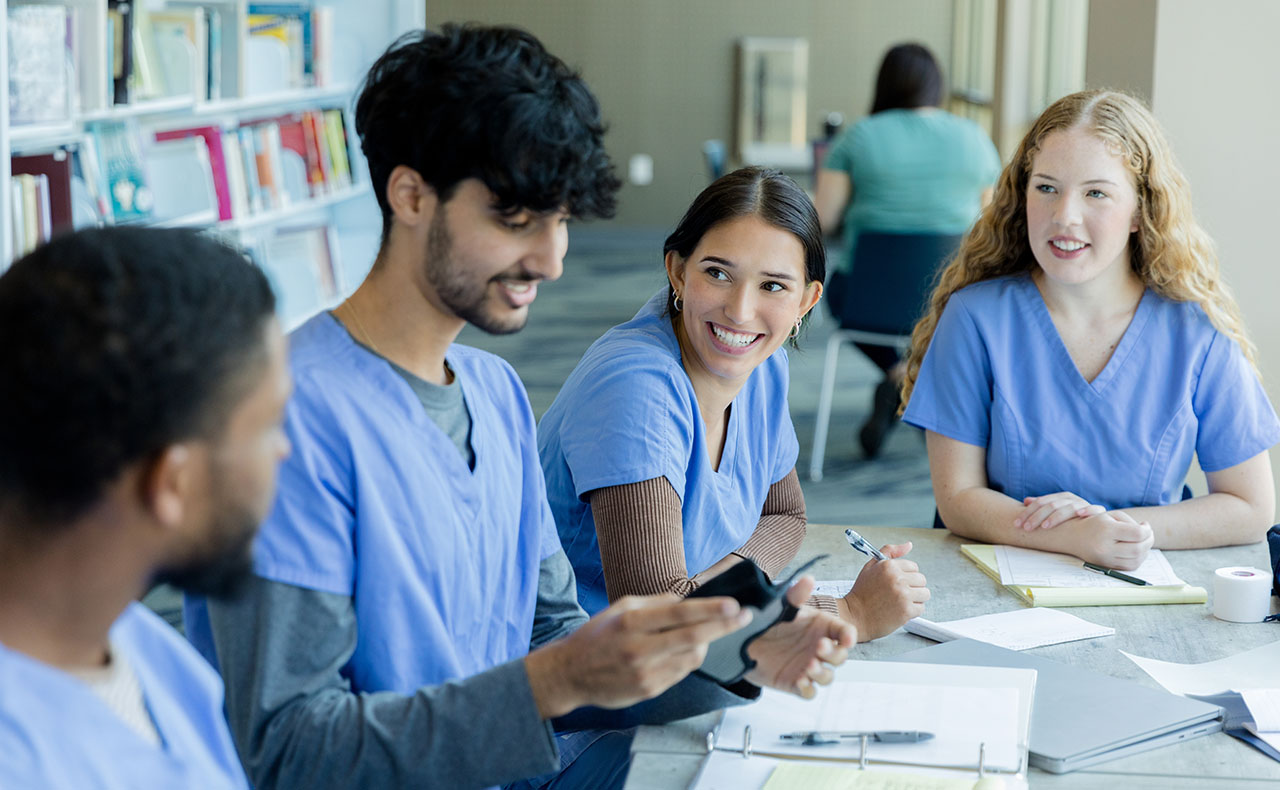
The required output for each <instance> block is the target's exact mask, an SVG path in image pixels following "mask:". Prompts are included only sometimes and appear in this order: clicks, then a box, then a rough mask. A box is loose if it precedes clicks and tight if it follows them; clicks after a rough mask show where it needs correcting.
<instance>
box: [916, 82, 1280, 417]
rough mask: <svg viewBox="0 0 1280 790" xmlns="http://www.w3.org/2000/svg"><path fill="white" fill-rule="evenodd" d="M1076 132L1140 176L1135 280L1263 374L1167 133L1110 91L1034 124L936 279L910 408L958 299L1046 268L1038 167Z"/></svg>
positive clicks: (922, 327) (1059, 104)
mask: <svg viewBox="0 0 1280 790" xmlns="http://www.w3.org/2000/svg"><path fill="white" fill-rule="evenodd" d="M1073 127H1083V128H1084V129H1087V130H1088V131H1089V132H1091V133H1093V134H1096V135H1097V136H1098V137H1099V138H1101V139H1102V140H1103V141H1104V142H1106V143H1107V144H1108V145H1109V146H1110V147H1111V148H1112V149H1113V150H1114V151H1116V152H1117V153H1118V154H1119V155H1120V158H1121V159H1122V160H1123V162H1124V165H1125V168H1126V169H1127V170H1128V171H1129V172H1130V173H1131V174H1132V175H1133V180H1134V185H1135V187H1136V191H1137V195H1138V230H1137V232H1136V233H1135V234H1134V235H1133V238H1132V240H1131V241H1130V243H1129V263H1130V265H1131V266H1132V267H1133V271H1134V273H1135V274H1136V275H1137V276H1138V278H1139V279H1140V280H1141V281H1142V282H1143V283H1144V284H1145V285H1146V286H1147V287H1148V288H1150V289H1151V290H1153V291H1155V292H1156V293H1157V294H1159V295H1161V296H1163V297H1165V298H1166V299H1171V300H1173V301H1176V302H1195V303H1196V304H1198V305H1200V307H1202V308H1203V309H1204V311H1205V313H1206V314H1207V315H1208V317H1209V321H1210V322H1211V323H1212V324H1213V326H1214V327H1215V328H1216V329H1218V331H1220V332H1222V333H1223V334H1224V335H1226V336H1227V337H1230V338H1231V339H1232V340H1234V341H1236V343H1238V344H1239V345H1240V348H1241V350H1242V351H1243V352H1244V355H1245V357H1246V358H1247V359H1248V360H1249V363H1250V364H1251V365H1253V368H1254V371H1255V373H1256V372H1257V370H1258V365H1257V358H1256V354H1255V351H1254V347H1253V343H1251V342H1250V341H1249V338H1248V336H1247V335H1246V334H1245V331H1244V323H1243V322H1242V321H1241V318H1240V310H1239V308H1238V307H1237V306H1236V303H1235V299H1234V298H1233V297H1232V296H1231V292H1230V290H1228V288H1227V286H1226V284H1225V283H1223V281H1222V277H1221V276H1220V274H1219V266H1218V256H1217V253H1216V252H1215V250H1214V247H1213V241H1212V240H1211V239H1210V238H1209V235H1208V234H1207V233H1205V232H1204V230H1203V229H1202V228H1201V227H1200V226H1199V225H1198V224H1197V223H1196V220H1195V217H1194V216H1193V215H1192V212H1191V188H1190V186H1189V185H1188V183H1187V179H1186V177H1185V176H1183V174H1182V171H1181V170H1179V169H1178V165H1177V163H1176V162H1175V161H1174V158H1173V152H1172V151H1171V150H1170V148H1169V143H1168V141H1167V140H1165V136H1164V132H1163V131H1162V130H1161V129H1160V125H1159V124H1158V123H1156V120H1155V118H1154V117H1153V116H1152V115H1151V111H1150V110H1148V109H1147V108H1146V106H1145V105H1143V104H1142V102H1140V101H1139V100H1137V99H1135V98H1134V97H1132V96H1129V95H1127V94H1125V93H1120V92H1117V91H1109V90H1095V91H1083V92H1080V93H1073V94H1071V95H1070V96H1065V97H1063V98H1061V99H1059V100H1057V101H1056V102H1054V103H1053V104H1052V105H1050V106H1049V108H1048V109H1046V110H1045V111H1044V112H1043V113H1041V115H1040V117H1039V118H1038V119H1036V122H1035V124H1034V125H1033V126H1032V127H1031V130H1030V131H1029V132H1027V136H1026V137H1025V138H1023V140H1022V144H1021V145H1019V146H1018V151H1017V153H1016V154H1015V155H1014V157H1013V160H1012V161H1011V162H1010V163H1009V164H1008V166H1006V167H1005V169H1004V172H1002V173H1001V174H1000V178H999V179H998V180H997V181H996V186H995V194H994V196H993V198H992V201H991V203H990V204H989V205H988V206H987V207H986V208H984V209H983V211H982V214H981V215H980V216H979V217H978V220H977V222H975V223H974V226H973V229H972V230H970V231H969V233H968V235H967V236H966V237H965V239H964V242H963V243H962V244H961V246H960V250H959V251H958V252H957V253H956V257H955V258H953V259H952V260H951V261H950V262H949V263H948V264H947V266H946V267H945V268H944V269H943V270H942V272H941V273H940V274H939V275H938V278H937V284H936V285H935V287H934V290H933V295H932V296H931V297H930V298H929V304H928V308H927V310H926V311H925V314H924V316H923V317H921V319H920V320H919V322H917V323H916V326H915V329H914V331H913V332H912V333H911V351H910V353H909V355H908V358H907V371H906V377H905V379H904V380H903V383H902V403H903V406H904V408H905V405H906V403H907V402H908V401H909V400H910V399H911V392H912V390H913V389H914V388H915V383H916V378H917V377H918V376H919V374H920V363H921V362H922V361H923V360H924V354H925V351H927V350H928V348H929V343H930V341H932V340H933V333H934V330H935V329H936V328H937V326H938V320H939V319H940V318H941V317H942V311H943V309H944V308H945V307H946V306H947V301H948V300H950V299H951V295H952V294H954V293H955V292H956V291H958V290H960V289H961V288H964V287H965V286H966V285H971V284H973V283H976V282H981V281H983V280H990V279H993V278H995V277H1001V276H1004V275H1009V274H1017V273H1020V272H1026V271H1032V270H1034V269H1035V268H1036V266H1037V265H1038V264H1037V263H1036V259H1035V256H1034V255H1033V254H1032V252H1031V246H1030V243H1029V241H1028V239H1027V182H1028V180H1029V177H1030V174H1031V165H1032V162H1033V160H1034V159H1035V156H1036V154H1037V153H1038V152H1039V151H1040V147H1041V145H1042V144H1043V142H1044V139H1045V137H1047V136H1048V135H1049V134H1051V133H1053V132H1056V131H1060V130H1063V129H1070V128H1073Z"/></svg>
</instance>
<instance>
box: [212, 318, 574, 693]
mask: <svg viewBox="0 0 1280 790" xmlns="http://www.w3.org/2000/svg"><path fill="white" fill-rule="evenodd" d="M289 357H290V365H291V368H292V372H293V377H294V394H293V397H292V399H291V400H290V402H289V405H288V407H287V409H286V414H285V429H286V432H287V434H288V437H289V440H290V442H292V444H293V452H292V454H291V455H290V456H289V457H288V458H287V459H286V460H285V461H284V463H283V464H282V465H281V468H280V482H279V490H278V493H277V497H276V502H275V506H274V508H273V510H272V512H271V515H270V516H269V517H268V518H267V521H266V522H265V523H264V524H263V526H262V530H261V532H260V533H259V536H258V540H257V543H256V544H255V570H256V572H257V573H258V575H260V576H262V577H264V578H267V579H270V580H273V581H277V582H283V583H285V584H292V585H296V586H299V587H306V588H309V589H314V590H320V591H322V592H328V593H335V594H338V595H346V596H350V597H351V598H352V600H353V603H354V606H355V612H356V620H357V631H358V633H357V639H358V642H357V645H356V650H355V653H354V654H353V655H352V657H351V660H350V661H349V662H348V663H347V665H346V666H345V667H344V668H343V670H342V672H343V675H344V676H346V677H347V678H348V679H349V680H350V681H351V683H352V688H353V690H354V691H357V692H361V691H396V692H399V693H402V694H409V693H412V692H413V691H415V690H416V689H418V688H420V687H422V686H433V685H438V684H440V683H444V682H446V681H449V680H453V679H455V678H462V677H468V676H470V675H474V674H476V673H478V672H482V671H484V670H485V669H488V668H490V667H493V666H496V665H498V664H502V663H506V662H508V661H511V660H513V659H516V658H519V657H521V656H523V655H525V654H526V653H527V652H528V650H529V641H530V637H531V635H532V629H533V612H534V605H535V603H536V601H537V586H538V568H539V564H540V563H541V561H542V560H543V559H544V558H546V557H548V556H550V555H551V554H553V553H554V552H556V551H558V550H559V548H560V546H559V540H558V538H557V536H556V533H555V527H554V524H553V522H552V520H551V513H550V511H549V510H548V509H547V502H546V492H545V488H544V486H543V482H542V469H541V467H540V466H539V465H538V457H537V444H536V435H535V426H534V420H533V413H532V411H531V409H530V407H529V401H528V398H527V396H526V395H525V391H524V387H523V386H522V385H521V383H520V380H519V378H517V376H516V374H515V371H513V370H512V369H511V367H510V366H509V365H507V363H505V362H503V361H502V360H501V359H499V358H498V357H495V356H493V355H492V354H488V353H486V352H483V351H478V350H476V349H473V348H468V347H466V346H460V345H456V344H455V345H453V346H451V347H450V349H449V352H448V354H447V359H448V362H449V365H450V366H451V367H452V368H453V369H454V370H455V371H457V372H458V374H459V378H461V380H462V381H463V382H464V390H463V397H464V400H465V402H466V406H467V409H468V411H469V412H470V414H471V419H472V428H471V444H472V449H473V450H474V451H475V469H474V470H472V469H470V468H468V465H467V462H466V460H465V459H464V458H463V457H462V455H461V453H459V452H458V449H457V447H456V446H455V445H454V444H453V442H452V441H451V440H450V438H449V437H448V436H447V435H446V434H445V433H444V432H442V431H441V430H440V429H439V428H438V427H437V426H436V424H435V422H433V421H432V420H431V418H430V417H429V416H428V415H427V412H426V410H425V409H424V408H423V407H422V402H421V401H420V400H419V399H418V397H417V396H416V395H415V394H414V393H413V390H412V389H410V387H409V384H408V383H407V382H406V381H405V380H404V379H403V378H402V377H401V376H400V375H398V374H397V373H396V372H395V371H394V370H392V368H391V366H390V365H389V364H388V363H387V361H386V360H384V359H382V358H381V357H379V356H377V355H375V354H373V353H371V352H369V351H368V350H367V349H365V348H363V347H361V346H359V345H358V344H356V343H355V342H354V341H353V340H352V339H351V336H350V335H349V334H347V332H346V330H344V329H343V328H342V326H341V325H340V324H338V322H337V320H336V319H334V318H333V317H332V316H331V315H329V314H328V313H321V314H319V315H317V316H316V317H315V318H313V319H311V320H310V321H308V322H307V323H306V324H304V325H302V326H301V327H299V328H298V329H297V330H296V331H295V332H294V333H293V334H292V335H291V337H290V351H289ZM192 608H193V607H192V605H191V603H190V602H189V603H188V606H187V610H188V611H191V610H192ZM197 608H198V607H197ZM197 615H199V612H197ZM201 620H203V623H201V622H200V621H201ZM193 622H194V623H196V625H197V626H198V627H200V628H202V629H203V633H200V634H194V635H192V641H193V642H195V643H196V644H197V645H200V646H201V647H202V649H203V650H205V651H207V650H209V649H210V648H211V645H210V639H209V635H208V631H207V619H205V618H202V617H197V618H193Z"/></svg>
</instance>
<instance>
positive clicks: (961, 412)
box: [902, 293, 992, 447]
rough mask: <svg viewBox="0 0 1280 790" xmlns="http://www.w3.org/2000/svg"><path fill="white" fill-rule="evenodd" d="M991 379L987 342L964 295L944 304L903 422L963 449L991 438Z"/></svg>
mask: <svg viewBox="0 0 1280 790" xmlns="http://www.w3.org/2000/svg"><path fill="white" fill-rule="evenodd" d="M991 401H992V375H991V360H990V357H989V356H988V353H987V346H986V343H985V342H984V341H983V338H982V335H981V332H980V331H979V329H978V326H977V324H976V323H975V322H974V320H973V316H972V315H971V314H970V312H969V310H968V307H967V305H966V304H965V302H964V299H963V295H962V294H959V293H957V294H955V295H953V296H952V297H951V299H950V301H948V303H947V307H946V309H945V310H943V312H942V318H941V319H940V320H939V321H938V326H937V329H936V330H935V331H934V333H933V340H932V342H931V343H930V344H929V350H928V351H927V352H926V353H925V356H924V362H923V363H922V364H921V366H920V374H919V375H918V376H917V378H916V385H915V388H914V389H913V390H912V392H911V401H910V402H909V403H908V404H907V409H906V412H905V413H904V414H903V416H902V420H903V422H906V423H908V424H910V425H914V426H916V427H917V428H923V429H924V430H926V431H933V432H934V433H940V434H942V435H943V436H947V437H950V438H952V439H955V440H957V441H961V442H964V443H965V444H972V445H976V446H978V447H986V446H987V441H988V440H989V438H990V435H991Z"/></svg>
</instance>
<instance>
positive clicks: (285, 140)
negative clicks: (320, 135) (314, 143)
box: [275, 113, 324, 197]
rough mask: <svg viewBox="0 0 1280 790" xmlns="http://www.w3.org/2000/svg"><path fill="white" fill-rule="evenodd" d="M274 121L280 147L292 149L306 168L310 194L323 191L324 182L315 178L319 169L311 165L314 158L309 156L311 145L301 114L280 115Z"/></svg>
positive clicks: (314, 194)
mask: <svg viewBox="0 0 1280 790" xmlns="http://www.w3.org/2000/svg"><path fill="white" fill-rule="evenodd" d="M275 122H276V125H277V126H279V127H280V147H281V148H283V149H285V150H288V151H293V152H294V153H295V154H297V155H298V157H299V158H301V159H302V164H303V166H304V167H305V168H306V170H307V186H308V188H309V189H310V191H311V196H312V197H315V196H316V195H318V194H320V193H321V192H323V191H324V184H323V182H321V181H319V180H318V179H317V176H319V171H318V170H317V169H316V168H315V167H313V162H314V161H315V160H314V159H313V158H312V156H311V152H310V147H311V146H309V145H308V144H307V132H306V125H305V123H304V122H303V119H302V116H301V115H299V114H297V113H294V114H293V115H281V116H280V117H279V118H276V119H275Z"/></svg>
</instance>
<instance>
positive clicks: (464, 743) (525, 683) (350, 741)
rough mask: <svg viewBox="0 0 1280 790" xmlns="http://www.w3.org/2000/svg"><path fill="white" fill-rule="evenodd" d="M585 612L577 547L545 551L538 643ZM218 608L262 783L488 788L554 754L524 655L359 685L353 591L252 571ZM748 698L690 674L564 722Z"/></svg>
mask: <svg viewBox="0 0 1280 790" xmlns="http://www.w3.org/2000/svg"><path fill="white" fill-rule="evenodd" d="M586 620H587V615H586V612H584V611H583V610H582V608H581V607H580V606H579V605H578V601H577V595H576V589H575V582H574V576H573V569H572V567H571V566H570V564H569V561H568V558H566V557H565V555H564V553H563V552H558V553H556V554H553V555H552V556H550V557H548V558H547V559H545V560H543V562H542V564H541V566H540V569H539V575H538V600H537V606H536V608H535V613H534V623H533V632H532V638H531V640H530V641H531V644H530V647H531V649H536V648H537V647H539V646H541V645H544V644H547V643H548V642H551V641H553V640H555V639H558V638H560V637H562V636H564V635H566V634H568V633H570V632H572V631H573V630H574V629H576V628H578V627H579V626H580V625H582V623H584V622H586ZM209 621H210V625H211V628H212V631H213V637H214V642H215V645H216V649H217V657H218V662H219V665H220V667H221V670H222V674H223V678H224V680H225V682H226V690H227V718H228V720H229V721H230V724H231V731H232V734H233V735H234V736H235V740H236V746H237V748H238V749H239V750H240V757H241V760H242V761H243V762H244V764H245V769H246V771H247V773H248V775H249V778H250V780H251V781H252V782H253V784H254V785H255V786H256V787H257V788H259V790H268V789H269V788H295V787H297V788H302V787H305V788H309V789H314V790H325V789H327V788H333V789H334V790H338V789H339V788H342V790H346V789H347V788H353V787H376V788H396V787H424V786H431V787H484V786H487V785H494V784H502V783H504V782H510V781H514V780H516V779H520V778H524V777H529V776H535V775H538V774H542V773H546V772H548V771H551V770H554V769H556V768H558V767H559V752H558V750H557V748H556V745H555V739H554V735H553V731H552V726H551V724H550V723H549V722H547V721H544V720H542V719H541V718H539V716H538V711H537V706H536V704H535V703H534V699H533V692H532V690H531V688H530V686H529V677H528V674H527V673H526V672H525V668H524V662H523V660H519V659H518V660H514V661H511V662H508V663H506V664H501V665H499V666H496V667H493V668H491V669H489V670H486V671H484V672H481V673H479V674H477V675H473V676H471V677H467V678H460V679H458V680H454V681H450V682H448V683H445V684H442V685H440V686H434V687H429V688H422V689H419V690H418V691H417V692H415V693H414V694H412V695H404V694H399V693H395V692H388V691H383V692H363V691H362V692H357V691H354V690H353V689H352V688H351V683H350V681H349V680H347V678H345V677H344V676H343V675H342V673H341V669H342V667H343V666H344V665H345V664H346V663H347V661H348V660H349V659H350V658H351V656H352V654H353V653H354V652H355V649H356V639H357V631H356V616H355V608H354V606H353V604H352V601H351V599H350V598H348V597H347V596H344V595H337V594H334V593H327V592H320V591H317V590H311V589H307V588H303V587H295V586H293V585H289V584H282V583H279V582H274V581H269V580H266V579H262V578H256V577H255V579H254V580H253V582H252V583H251V584H250V585H249V587H248V589H247V590H246V591H245V592H244V594H243V595H241V596H240V597H239V598H237V599H236V600H234V601H213V600H210V601H209ZM735 689H736V687H735ZM757 693H758V692H757ZM747 694H748V696H751V695H752V694H751V692H750V691H747ZM744 701H746V698H744V697H743V696H739V695H737V694H735V693H732V692H730V691H727V690H725V689H722V688H721V687H719V686H717V685H716V684H714V683H711V682H709V681H706V680H703V679H701V678H697V677H693V676H691V677H689V678H686V679H685V680H684V681H682V682H681V683H679V684H677V685H676V686H674V687H673V688H672V689H670V690H668V691H667V692H666V693H664V694H662V695H660V696H659V697H657V698H655V699H653V700H649V701H647V702H643V703H640V704H638V705H634V706H631V707H630V708H626V709H623V710H619V711H607V710H601V709H596V708H584V709H580V710H578V711H575V712H573V713H571V714H569V715H568V716H566V717H564V718H563V719H561V720H558V721H557V722H556V723H557V725H559V726H561V727H562V728H575V729H578V728H587V727H629V726H634V725H637V724H643V723H656V722H662V721H671V720H673V719H677V718H682V717H685V716H691V715H694V714H696V713H701V712H705V711H708V710H714V709H717V708H721V707H726V706H729V705H736V704H740V703H742V702H744Z"/></svg>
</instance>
